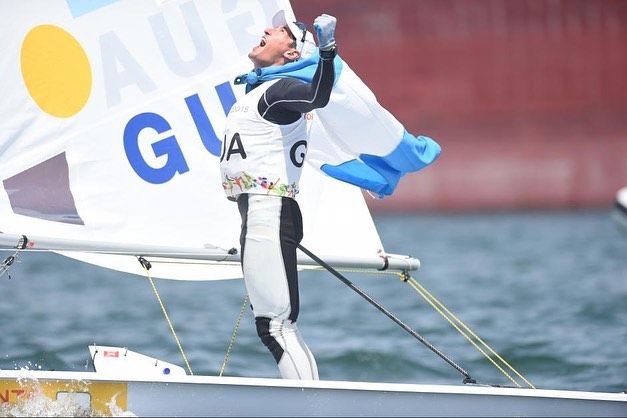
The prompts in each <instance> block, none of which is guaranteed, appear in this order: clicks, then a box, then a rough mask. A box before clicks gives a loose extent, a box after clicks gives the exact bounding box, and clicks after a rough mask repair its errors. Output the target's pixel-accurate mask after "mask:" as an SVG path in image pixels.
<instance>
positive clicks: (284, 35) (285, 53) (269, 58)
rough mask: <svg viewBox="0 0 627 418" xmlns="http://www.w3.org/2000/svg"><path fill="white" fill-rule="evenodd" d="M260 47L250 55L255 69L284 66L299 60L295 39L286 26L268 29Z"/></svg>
mask: <svg viewBox="0 0 627 418" xmlns="http://www.w3.org/2000/svg"><path fill="white" fill-rule="evenodd" d="M263 33H264V35H263V36H262V37H261V41H260V42H259V45H257V46H255V47H254V48H253V49H252V51H250V52H249V53H248V58H250V60H251V61H252V62H253V64H254V65H255V68H263V67H269V66H271V65H283V64H285V63H286V62H290V61H293V60H295V59H298V58H299V56H300V54H299V53H298V51H297V50H296V48H294V38H293V37H292V35H291V33H290V31H289V29H288V28H287V27H286V26H278V27H276V28H266V30H264V31H263Z"/></svg>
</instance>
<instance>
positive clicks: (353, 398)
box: [0, 370, 627, 417]
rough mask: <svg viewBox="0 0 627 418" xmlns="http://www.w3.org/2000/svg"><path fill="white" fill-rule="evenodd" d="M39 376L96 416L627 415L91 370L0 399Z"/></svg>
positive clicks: (502, 397) (606, 406) (517, 401)
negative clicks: (76, 395) (32, 385)
mask: <svg viewBox="0 0 627 418" xmlns="http://www.w3.org/2000/svg"><path fill="white" fill-rule="evenodd" d="M33 379H36V380H37V385H38V386H39V387H41V388H42V392H43V393H44V394H45V395H46V396H48V397H50V398H52V399H55V398H59V397H60V396H61V395H59V393H61V394H62V396H73V395H72V393H76V392H78V393H79V394H80V393H81V392H82V393H83V395H84V394H85V393H89V396H87V395H84V398H87V399H88V400H89V403H90V405H89V406H90V407H91V408H92V409H93V410H95V411H98V412H101V413H107V414H110V413H111V410H110V409H109V406H107V405H106V404H107V403H109V404H110V403H111V400H112V399H114V402H115V403H116V404H117V408H119V409H118V411H120V410H121V411H126V410H127V411H130V412H132V413H133V414H136V415H138V416H342V415H348V416H486V417H487V416H551V417H553V416H588V417H590V416H606V417H607V416H622V417H624V416H627V394H624V393H616V394H611V393H594V392H576V391H556V390H539V389H512V388H494V387H486V386H476V385H471V386H468V385H464V386H461V385H460V386H444V385H415V384H392V383H364V382H337V381H289V380H280V379H262V378H242V377H212V376H178V377H174V376H172V377H170V376H165V377H160V378H151V379H149V380H140V379H136V378H133V377H131V376H122V375H117V376H114V375H107V374H102V373H91V372H55V371H23V370H22V371H0V396H3V397H4V396H5V395H7V396H8V397H9V398H10V399H8V401H9V402H15V401H16V400H19V399H20V397H18V396H16V395H15V394H16V390H19V389H20V388H22V390H23V388H25V387H26V388H28V385H29V383H28V382H29V381H30V382H32V381H33ZM26 390H27V392H28V390H30V389H26ZM68 392H69V393H70V395H68V394H67V393H68ZM11 395H13V398H11ZM24 396H25V395H24V394H22V395H21V398H22V399H24ZM77 399H78V398H77ZM3 400H4V399H3Z"/></svg>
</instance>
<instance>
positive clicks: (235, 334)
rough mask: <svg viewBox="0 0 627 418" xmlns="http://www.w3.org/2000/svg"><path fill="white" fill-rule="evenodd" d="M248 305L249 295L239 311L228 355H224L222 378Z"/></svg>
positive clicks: (221, 368) (227, 350)
mask: <svg viewBox="0 0 627 418" xmlns="http://www.w3.org/2000/svg"><path fill="white" fill-rule="evenodd" d="M247 304H248V294H246V296H245V297H244V302H242V307H241V308H240V310H239V315H238V316H237V321H235V327H234V328H233V333H232V334H231V341H229V346H228V348H227V349H226V354H225V355H224V361H223V362H222V367H220V375H219V376H220V377H222V374H223V373H224V369H225V368H226V363H227V362H228V361H229V357H230V356H231V349H232V348H233V344H235V339H236V338H237V331H238V330H239V324H240V322H241V321H242V317H243V316H244V310H245V309H246V305H247Z"/></svg>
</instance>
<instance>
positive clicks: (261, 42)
mask: <svg viewBox="0 0 627 418" xmlns="http://www.w3.org/2000/svg"><path fill="white" fill-rule="evenodd" d="M259 46H266V38H265V37H263V36H262V37H261V41H260V42H259Z"/></svg>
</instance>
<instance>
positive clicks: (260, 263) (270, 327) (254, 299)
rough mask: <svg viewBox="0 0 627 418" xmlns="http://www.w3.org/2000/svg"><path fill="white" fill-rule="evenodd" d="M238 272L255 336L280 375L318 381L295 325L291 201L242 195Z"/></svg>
mask: <svg viewBox="0 0 627 418" xmlns="http://www.w3.org/2000/svg"><path fill="white" fill-rule="evenodd" d="M237 203H238V207H239V210H240V215H241V216H242V233H241V236H240V244H241V248H242V270H243V272H244V281H245V283H246V290H247V291H248V296H249V298H250V301H251V304H252V308H253V313H254V315H255V324H256V327H257V334H258V335H259V337H260V338H261V341H262V342H263V343H264V344H265V345H266V347H268V349H269V350H270V352H271V353H272V355H273V356H274V359H275V360H276V362H277V364H278V366H279V371H280V373H281V377H282V378H284V379H306V380H317V379H318V367H317V366H316V360H315V359H314V357H313V355H312V353H311V351H310V350H309V348H308V347H307V345H306V344H305V342H304V341H303V338H302V336H301V334H300V332H299V330H298V328H297V326H296V319H297V318H298V311H299V297H298V272H297V270H296V246H297V245H298V244H299V243H300V241H301V239H302V237H303V226H302V217H301V213H300V209H299V207H298V203H296V201H295V200H294V199H291V198H287V197H281V196H272V195H263V194H242V195H240V196H239V198H238V200H237Z"/></svg>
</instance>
